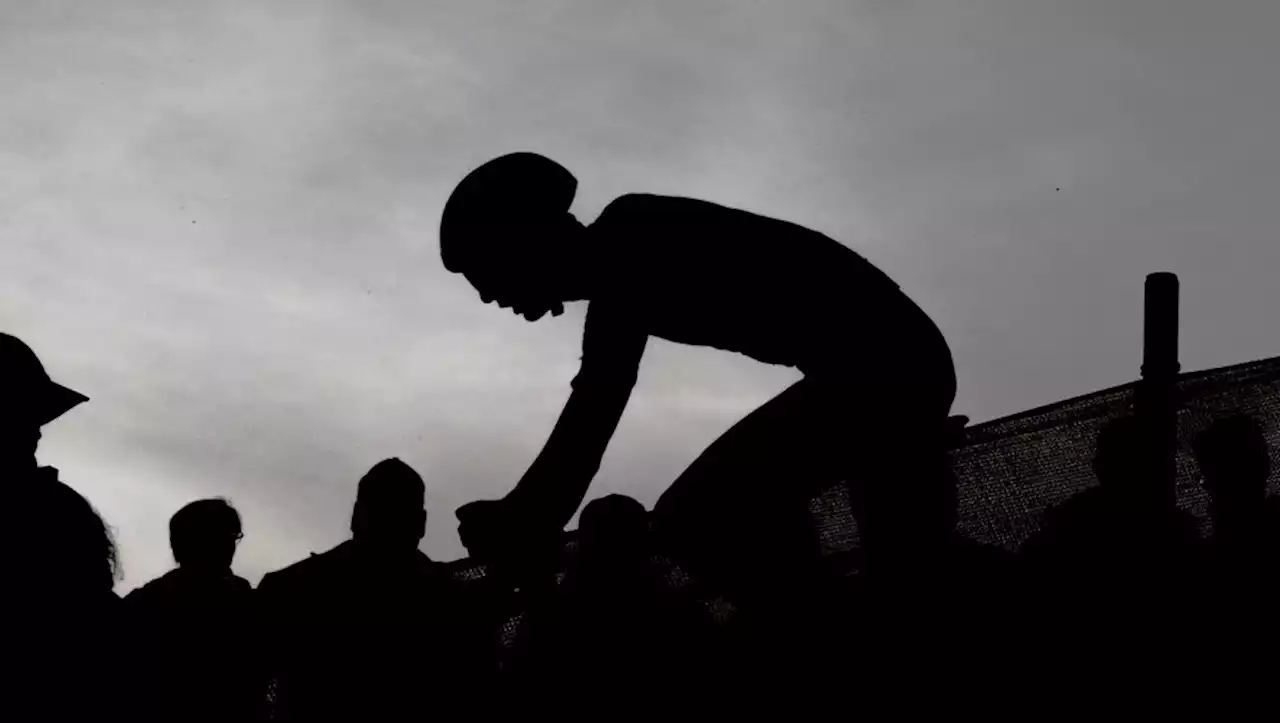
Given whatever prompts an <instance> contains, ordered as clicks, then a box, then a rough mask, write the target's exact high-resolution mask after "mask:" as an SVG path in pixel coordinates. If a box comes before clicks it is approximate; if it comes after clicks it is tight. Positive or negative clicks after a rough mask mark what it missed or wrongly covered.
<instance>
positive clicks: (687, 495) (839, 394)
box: [440, 153, 956, 557]
mask: <svg viewBox="0 0 1280 723" xmlns="http://www.w3.org/2000/svg"><path fill="white" fill-rule="evenodd" d="M576 188H577V180H576V179H575V178H574V176H573V175H572V174H571V173H570V172H569V171H568V170H566V169H565V168H564V167H562V166H560V165H559V164H557V163H555V162H554V161H551V160H550V159H547V158H545V157H542V156H539V155H536V154H532V153H513V154H509V155H506V156H502V157H499V158H496V159H494V160H492V161H490V162H488V163H486V164H484V165H482V166H480V167H479V168H477V169H475V170H474V171H472V172H471V173H470V174H469V175H467V177H466V178H464V179H463V181H462V182H461V183H460V184H459V185H458V186H457V188H456V189H455V190H454V191H453V193H452V194H451V196H450V198H449V200H448V202H447V203H446V205H445V209H444V213H443V217H442V219H441V227H440V251H441V257H442V260H443V262H444V265H445V268H446V269H448V270H449V271H452V272H455V273H460V274H462V275H463V276H465V277H466V278H467V280H468V281H470V282H471V284H472V285H473V286H474V287H475V289H476V290H477V291H478V292H479V293H480V296H481V298H482V300H483V301H484V302H485V303H490V302H496V303H497V304H498V305H499V306H501V307H503V308H510V309H512V310H513V311H514V312H516V313H517V314H520V315H522V316H524V317H525V318H527V319H529V320H530V321H535V320H537V319H539V318H541V317H542V316H544V315H546V314H547V313H551V314H552V315H558V314H559V313H561V312H563V310H564V304H565V303H567V302H572V301H581V300H586V301H588V302H589V305H588V309H587V314H586V322H585V329H584V333H583V341H582V359H581V367H580V370H579V372H578V374H577V376H576V377H575V378H574V380H573V383H572V387H573V391H572V393H571V394H570V396H569V400H568V402H567V404H566V406H565V408H564V411H563V412H562V414H561V416H560V418H559V420H558V422H557V424H556V426H555V429H554V431H553V432H552V434H551V437H550V439H549V440H548V441H547V443H546V446H545V447H544V448H543V450H542V452H541V453H540V454H539V455H538V457H537V459H536V460H535V461H534V462H533V464H532V466H531V467H530V468H529V470H528V471H527V472H526V473H525V475H524V477H523V478H522V479H521V480H520V482H519V483H518V484H517V485H516V487H515V489H514V490H513V491H512V492H511V493H510V494H509V495H508V496H507V497H506V498H504V499H503V500H502V501H498V502H493V501H481V502H475V503H471V504H469V505H466V506H464V507H463V508H461V509H459V510H458V518H459V521H460V523H461V524H460V528H459V530H460V533H461V534H462V536H463V541H464V543H465V544H466V545H467V546H468V548H469V549H472V551H473V553H474V552H475V551H476V549H484V548H485V547H486V546H488V545H491V544H496V543H495V542H494V541H495V540H499V539H502V538H504V537H506V538H511V537H513V536H514V535H517V534H519V533H520V532H522V531H524V530H528V529H530V528H531V527H533V526H537V527H540V526H543V525H550V526H554V527H557V528H559V527H563V526H564V525H565V524H566V523H567V522H568V521H569V519H570V518H571V517H572V516H573V514H574V512H575V511H576V510H577V508H578V506H579V505H580V504H581V502H582V500H583V497H584V496H585V494H586V491H587V488H588V486H589V485H590V482H591V479H592V477H593V476H594V475H595V473H596V471H597V470H598V469H599V466H600V461H601V457H602V456H603V454H604V452H605V448H606V446H607V444H608V442H609V439H610V437H611V436H612V435H613V433H614V430H615V429H616V427H617V424H618V420H619V418H620V417H621V415H622V412H623V409H624V408H625V406H626V403H627V400H628V398H629V396H630V394H631V390H632V387H633V386H634V384H635V382H636V375H637V370H638V368H639V365H640V359H641V356H642V354H643V353H644V349H645V344H646V341H647V339H648V338H649V337H650V336H653V337H657V338H660V339H666V340H669V341H673V342H679V343H683V344H690V345H698V346H710V347H715V348H717V349H723V350H726V351H731V352H736V353H740V354H744V355H746V356H749V357H751V358H753V359H756V360H759V361H762V362H765V363H768V364H776V365H784V366H789V367H793V368H796V369H798V370H800V371H801V372H803V373H804V375H805V376H804V379H802V380H800V381H799V382H796V383H795V384H793V385H792V386H791V387H789V388H788V389H786V390H785V391H783V392H782V393H781V394H779V395H778V396H777V397H775V398H774V399H772V400H771V401H769V402H768V403H766V404H765V405H764V406H762V407H760V408H759V409H757V410H756V411H754V412H752V413H751V414H750V415H748V416H747V417H746V418H745V419H743V420H741V421H740V422H738V423H737V424H736V425H735V426H734V427H733V428H731V429H730V430H729V431H728V432H726V433H725V434H724V435H723V436H722V437H720V438H719V439H718V440H716V441H715V442H714V443H713V444H711V446H710V447H708V448H707V449H706V451H704V452H703V454H702V455H701V456H700V457H699V458H698V459H697V460H696V461H695V462H694V463H693V464H692V465H691V466H690V467H689V468H688V469H687V470H686V471H685V472H684V473H683V474H681V475H680V477H679V478H678V479H677V480H676V481H675V482H674V483H673V484H672V486H671V487H670V489H668V490H667V491H666V493H665V494H663V496H662V498H661V499H660V500H659V502H658V504H657V506H656V507H655V510H654V513H655V525H656V529H657V530H658V531H659V533H660V534H661V535H664V536H665V537H666V539H667V540H669V541H674V542H675V543H676V544H677V545H680V546H681V549H682V550H684V551H686V552H689V553H691V554H692V553H694V552H697V553H699V554H703V555H712V556H715V557H718V556H719V555H718V553H717V552H716V551H715V550H713V548H715V547H716V546H717V545H727V546H729V547H734V546H735V545H737V544H738V543H740V542H741V540H742V539H743V537H744V536H745V537H747V538H752V539H758V538H760V537H761V535H759V534H757V533H758V532H760V531H762V530H761V526H762V525H763V526H769V527H773V526H774V524H775V521H776V520H777V519H779V518H778V517H777V515H778V513H777V512H776V510H779V509H784V507H785V508H786V509H792V510H794V509H795V505H794V504H791V503H792V502H795V501H798V500H799V499H800V498H804V499H808V498H809V497H811V496H812V495H813V494H814V493H815V492H816V491H818V490H820V489H821V488H822V487H824V486H827V485H829V484H831V483H836V482H839V481H841V480H843V479H846V478H847V477H848V476H849V475H848V472H849V470H850V468H851V466H852V462H853V461H854V460H855V455H857V456H856V459H857V463H858V465H859V468H860V469H862V470H872V469H875V470H879V471H878V472H872V474H873V475H874V476H876V477H879V478H886V477H888V476H889V474H890V472H889V470H887V469H884V468H883V466H881V467H876V466H875V465H874V464H871V461H873V460H882V461H888V460H893V461H892V463H891V464H892V466H894V467H900V466H901V464H903V463H904V462H906V461H909V460H910V459H911V457H912V455H911V454H909V453H907V452H906V451H905V448H903V449H904V452H903V453H902V454H899V453H898V452H896V451H895V450H897V449H899V446H897V445H896V442H895V440H900V439H905V438H907V437H909V438H912V439H913V440H914V441H915V442H917V443H918V442H920V441H921V440H923V439H925V437H923V436H922V435H934V434H941V432H942V430H943V429H944V428H945V424H946V419H947V414H948V412H949V410H950V407H951V403H952V401H953V400H954V397H955V388H956V379H955V370H954V366H953V363H952V359H951V353H950V350H949V349H948V347H947V344H946V341H945V340H944V338H943V336H942V334H941V332H940V331H939V330H938V328H937V327H936V326H935V325H934V323H933V322H932V320H930V319H929V317H928V316H927V315H926V314H925V313H924V312H923V311H922V310H921V309H920V308H919V307H918V306H916V304H915V303H913V302H912V301H911V300H910V299H909V298H907V296H906V295H905V294H903V293H902V291H901V290H900V289H899V287H898V285H897V284H895V283H894V282H893V281H892V280H891V279H890V278H889V277H888V276H886V275H885V274H884V273H883V272H881V271H880V270H879V269H877V268H876V267H875V266H873V265H872V264H871V263H870V262H868V261H867V260H866V259H864V258H863V257H862V256H860V255H859V254H857V253H855V252H854V251H852V250H850V249H849V248H847V247H846V246H844V245H842V244H840V243H839V242H837V241H835V240H833V239H831V238H828V237H827V236H824V235H823V234H821V233H818V232H816V231H811V230H809V229H806V228H803V227H801V226H798V225H795V224H793V223H788V222H786V221H780V220H776V219H771V218H766V217H763V216H758V215H755V214H752V213H748V212H746V211H741V210H737V209H733V208H727V207H724V206H720V205H717V204H714V203H709V202H706V201H699V200H694V199H688V198H676V197H667V196H656V195H649V194H627V195H624V196H621V197H619V198H617V199H616V200H614V201H613V202H612V203H610V204H609V205H608V207H606V208H605V209H604V211H603V212H602V213H601V214H600V216H599V217H598V218H597V219H596V221H595V222H594V223H592V224H591V225H589V226H587V225H584V224H582V223H581V222H579V221H578V220H577V219H576V218H574V216H573V215H571V214H570V213H569V206H570V204H571V202H572V200H573V197H574V194H575V191H576ZM904 435H905V437H904ZM930 439H932V437H930ZM891 443H892V444H891ZM886 445H887V446H886ZM873 450H874V454H872V455H870V456H869V455H868V453H869V452H871V451H873ZM901 471H902V470H900V469H895V470H894V472H893V474H895V475H897V476H900V475H899V474H898V473H899V472H901ZM885 481H886V482H890V480H887V479H886V480H885ZM893 481H895V482H896V481H897V480H893ZM783 500H789V501H788V502H787V504H786V505H785V506H780V505H779V504H778V503H779V502H780V501H783ZM800 507H801V508H802V507H803V505H800ZM771 515H772V517H771ZM713 521H714V522H715V523H716V524H717V525H719V528H718V529H717V531H716V532H714V533H712V532H710V529H711V528H710V527H709V526H710V525H711V523H712V522H713ZM735 525H736V528H735V527H734V526H735Z"/></svg>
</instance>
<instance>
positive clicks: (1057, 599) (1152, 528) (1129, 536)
mask: <svg viewBox="0 0 1280 723" xmlns="http://www.w3.org/2000/svg"><path fill="white" fill-rule="evenodd" d="M1140 423H1141V422H1140V420H1139V419H1138V418H1136V417H1132V416H1130V417H1122V418H1120V419H1117V420H1114V421H1112V422H1110V423H1108V424H1107V425H1106V426H1105V427H1104V428H1103V430H1102V431H1101V433H1100V434H1099V435H1098V442H1097V452H1096V455H1095V458H1094V472H1095V474H1096V475H1097V478H1098V481H1099V483H1100V484H1099V485H1098V486H1097V487H1094V488H1091V489H1089V490H1087V491H1085V492H1083V493H1081V494H1079V495H1077V496H1075V497H1074V498H1072V499H1070V500H1068V501H1067V502H1066V503H1064V504H1063V505H1061V506H1059V507H1058V508H1055V509H1052V510H1050V511H1049V512H1048V513H1047V514H1046V516H1045V523H1044V528H1043V529H1042V530H1041V531H1040V532H1038V533H1037V534H1035V535H1033V536H1032V538H1031V539H1029V540H1028V541H1027V542H1026V543H1025V544H1024V546H1023V548H1022V551H1021V552H1022V555H1023V558H1024V559H1023V561H1024V563H1025V567H1026V569H1027V572H1028V579H1029V581H1030V582H1032V583H1034V587H1033V593H1034V599H1033V600H1032V601H1031V603H1030V605H1029V606H1028V607H1030V608H1031V609H1036V610H1037V614H1038V616H1039V617H1040V619H1041V620H1042V621H1043V622H1044V627H1043V628H1042V629H1041V630H1040V631H1039V632H1040V634H1041V637H1038V640H1037V645H1038V646H1040V647H1041V648H1042V649H1044V650H1057V651H1060V655H1059V657H1060V658H1061V659H1063V660H1070V659H1074V658H1073V654H1086V653H1089V654H1097V651H1098V650H1099V649H1100V648H1099V647H1098V646H1103V647H1102V648H1101V649H1103V650H1105V651H1107V653H1106V656H1105V657H1106V660H1105V662H1106V664H1108V665H1110V666H1114V667H1112V668H1111V669H1112V670H1118V669H1122V668H1123V667H1124V666H1126V665H1129V664H1134V665H1138V664H1139V663H1137V662H1135V661H1136V660H1139V659H1140V660H1151V659H1152V658H1151V655H1152V654H1153V653H1154V651H1156V650H1157V649H1158V648H1159V646H1171V645H1172V644H1173V642H1174V641H1175V638H1172V637H1170V636H1169V634H1168V631H1169V630H1170V626H1172V625H1175V624H1177V621H1179V620H1180V619H1181V618H1180V617H1179V614H1180V608H1178V607H1177V606H1174V605H1171V604H1170V601H1171V600H1175V599H1186V598H1187V596H1189V595H1193V594H1195V593H1196V591H1197V588H1198V577H1199V572H1200V569H1201V562H1202V559H1201V558H1202V543H1201V541H1200V538H1199V535H1198V532H1197V529H1196V525H1195V522H1194V520H1193V519H1192V518H1191V516H1190V515H1188V514H1186V513H1185V512H1183V511H1182V510H1180V509H1178V508H1177V507H1176V506H1175V505H1174V504H1173V502H1172V501H1171V499H1169V498H1165V497H1158V496H1155V495H1152V494H1149V493H1148V492H1149V490H1148V489H1145V488H1144V485H1142V484H1141V478H1139V477H1138V476H1139V475H1143V474H1147V470H1146V469H1145V462H1144V450H1143V447H1142V429H1141V427H1140V426H1139V425H1140ZM1134 482H1138V484H1133V483H1134ZM1162 499H1163V500H1165V501H1163V502H1162V501H1161V500H1162ZM1027 637H1033V636H1031V635H1028V636H1027ZM1072 651H1075V653H1073V652H1072ZM1130 652H1132V653H1133V654H1135V655H1139V656H1140V657H1139V658H1135V659H1130V658H1127V657H1125V655H1127V654H1129V653H1130ZM1165 652H1166V653H1167V655H1166V656H1165V657H1164V660H1166V661H1167V660H1172V659H1174V656H1175V651H1174V650H1173V649H1172V648H1170V649H1168V650H1166V651H1165Z"/></svg>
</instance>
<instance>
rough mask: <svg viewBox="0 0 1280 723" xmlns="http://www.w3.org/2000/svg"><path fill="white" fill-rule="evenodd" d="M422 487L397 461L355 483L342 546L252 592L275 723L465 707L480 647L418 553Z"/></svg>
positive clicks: (454, 600) (450, 585)
mask: <svg viewBox="0 0 1280 723" xmlns="http://www.w3.org/2000/svg"><path fill="white" fill-rule="evenodd" d="M424 491H425V490H424V485H423V482H422V478H421V477H419V476H418V474H417V472H415V471H414V470H413V469H412V468H411V467H409V466H408V465H407V464H405V463H403V462H401V461H400V460H398V459H388V460H384V461H382V462H379V463H378V464H377V465H375V466H374V467H373V469H371V470H370V471H369V472H368V474H366V475H365V476H364V477H363V478H362V479H361V480H360V484H359V487H358V490H357V493H356V502H355V508H354V510H353V512H352V518H351V533H352V537H351V539H350V540H348V541H346V542H344V543H342V544H340V545H338V546H337V547H335V548H333V549H332V550H329V551H328V552H324V553H321V554H318V555H313V556H312V557H310V558H309V559H306V560H303V561H301V562H298V563H295V564H293V565H291V566H289V567H287V568H285V569H283V570H280V571H277V572H273V573H269V574H267V575H266V576H265V577H264V578H263V579H262V582H261V583H260V585H259V586H258V595H259V597H260V598H261V599H262V603H263V606H264V610H265V613H266V615H267V616H268V621H269V623H270V625H271V626H272V628H273V632H272V635H273V638H274V639H273V640H272V647H273V649H274V651H275V653H274V654H273V656H272V666H273V670H274V672H275V674H276V680H277V691H276V696H277V698H276V712H277V716H278V718H279V719H282V720H307V721H311V720H401V719H406V718H411V717H412V718H420V717H424V716H426V715H428V714H429V713H431V712H439V710H438V706H439V705H441V704H442V703H444V702H447V701H448V700H450V699H457V700H462V699H466V703H467V705H478V704H480V703H483V702H484V701H483V700H480V701H477V700H474V699H469V698H467V695H466V693H465V691H466V690H467V689H474V686H475V685H476V684H477V677H476V676H477V674H478V666H479V663H478V662H477V659H478V658H479V657H480V656H482V655H483V654H484V653H485V652H487V651H485V650H483V649H482V646H483V643H484V640H483V639H481V638H480V637H479V631H478V629H477V626H476V625H475V624H474V623H473V617H472V612H471V611H470V610H469V609H468V606H467V605H466V604H465V601H464V599H463V598H462V597H461V593H460V591H459V590H458V586H457V584H456V583H454V582H452V581H451V580H450V579H449V578H448V577H447V576H446V575H445V574H444V573H443V571H442V569H441V567H440V566H439V565H438V564H436V563H435V562H433V561H431V560H430V559H429V558H427V556H426V555H424V554H423V553H422V552H421V551H419V550H418V544H419V542H420V541H421V539H422V536H423V535H424V534H425V532H426V520H427V512H426V509H425V508H424Z"/></svg>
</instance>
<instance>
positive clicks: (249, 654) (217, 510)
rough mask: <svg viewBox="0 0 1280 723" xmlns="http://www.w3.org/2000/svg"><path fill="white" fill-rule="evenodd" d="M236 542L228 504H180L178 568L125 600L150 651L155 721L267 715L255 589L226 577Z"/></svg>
mask: <svg viewBox="0 0 1280 723" xmlns="http://www.w3.org/2000/svg"><path fill="white" fill-rule="evenodd" d="M242 536H243V534H242V532H241V526H240V515H239V513H237V512H236V510H235V508H234V507H232V506H231V505H230V504H229V503H228V502H227V501H226V500H223V499H207V500H197V501H195V502H192V503H190V504H188V505H186V506H185V507H183V508H182V509H180V510H178V512H177V513H176V514H174V516H173V517H172V518H171V519H170V520H169V544H170V546H171V547H172V549H173V558H174V561H176V562H177V563H178V567H177V568H175V569H174V570H171V571H169V572H167V573H165V574H164V575H163V576H161V577H159V578H156V579H155V580H152V581H151V582H149V583H147V584H146V585H143V586H142V587H140V588H138V589H136V590H134V591H133V592H131V593H129V595H128V596H127V597H126V598H125V603H126V605H127V606H128V607H129V609H130V612H131V613H132V614H133V617H134V619H135V621H136V624H137V625H138V626H139V629H140V630H141V631H142V632H143V635H144V640H145V642H146V644H147V646H148V653H149V655H148V663H149V664H150V667H151V674H152V676H153V677H152V680H151V682H150V685H152V686H153V695H152V696H151V700H150V703H151V704H152V705H153V706H154V708H153V710H155V712H156V714H157V716H158V717H162V718H165V719H168V720H192V721H197V720H201V721H203V720H208V721H228V720H257V719H261V718H262V717H263V716H264V715H265V713H266V709H265V701H266V679H265V677H264V673H263V671H262V669H261V655H260V651H258V650H257V649H256V646H257V645H258V644H259V637H258V635H259V632H258V630H257V620H256V616H255V615H254V603H255V601H254V598H253V594H252V592H253V589H252V587H251V586H250V585H249V583H248V581H246V580H245V579H244V578H241V577H239V576H237V575H235V574H234V573H232V571H231V561H232V559H233V558H234V557H235V551H236V545H237V543H238V542H239V541H240V539H241V537H242Z"/></svg>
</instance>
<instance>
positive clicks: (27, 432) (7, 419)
mask: <svg viewBox="0 0 1280 723" xmlns="http://www.w3.org/2000/svg"><path fill="white" fill-rule="evenodd" d="M39 445H40V425H39V424H36V423H34V422H32V421H31V418H30V415H27V414H25V413H23V411H22V409H21V408H20V407H18V406H15V405H4V406H2V407H0V457H4V458H6V459H12V458H15V457H18V456H34V455H35V453H36V448H37V447H38V446H39Z"/></svg>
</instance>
